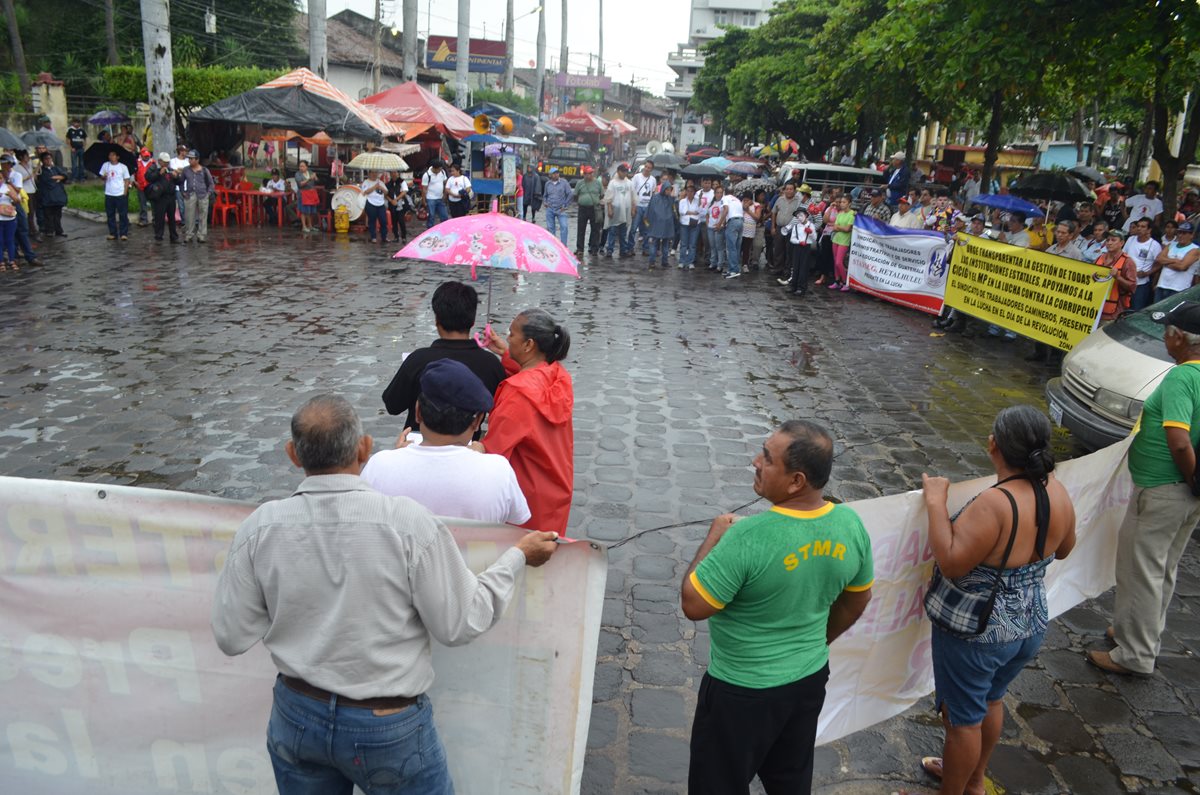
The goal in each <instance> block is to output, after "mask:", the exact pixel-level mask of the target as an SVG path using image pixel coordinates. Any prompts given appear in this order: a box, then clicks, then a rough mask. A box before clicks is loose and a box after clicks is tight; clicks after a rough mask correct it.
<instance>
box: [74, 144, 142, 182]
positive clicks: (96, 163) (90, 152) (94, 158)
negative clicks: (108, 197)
mask: <svg viewBox="0 0 1200 795" xmlns="http://www.w3.org/2000/svg"><path fill="white" fill-rule="evenodd" d="M109 152H116V153H117V154H118V155H120V156H121V162H122V163H124V164H125V168H127V169H129V173H130V174H132V173H133V172H135V171H137V155H135V154H134V153H133V152H130V151H129V150H128V149H126V148H125V147H123V146H118V145H117V144H107V143H104V142H103V141H97V142H96V143H94V144H92V145H91V146H89V147H88V148H87V151H86V152H84V153H83V167H84V168H86V169H87V170H88V171H90V172H92V173H93V174H96V175H97V176H98V175H99V174H100V167H101V166H103V165H104V164H105V163H107V162H108V154H109Z"/></svg>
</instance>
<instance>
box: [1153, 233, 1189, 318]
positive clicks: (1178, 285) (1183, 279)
mask: <svg viewBox="0 0 1200 795" xmlns="http://www.w3.org/2000/svg"><path fill="white" fill-rule="evenodd" d="M1194 231H1195V230H1194V229H1193V228H1192V225H1191V224H1190V223H1188V222H1187V221H1184V222H1182V223H1181V224H1179V229H1178V230H1177V233H1176V235H1175V240H1174V241H1173V242H1172V243H1171V244H1170V245H1169V246H1167V247H1166V248H1164V249H1163V250H1162V252H1160V253H1159V255H1158V260H1157V264H1158V265H1159V266H1160V267H1161V268H1162V272H1160V273H1159V274H1158V285H1157V286H1156V287H1155V288H1154V301H1155V303H1158V302H1159V301H1165V300H1167V299H1168V298H1170V297H1171V296H1172V295H1174V294H1175V293H1177V292H1179V291H1180V290H1186V289H1187V288H1189V287H1191V286H1192V280H1193V279H1194V278H1195V277H1196V274H1197V273H1200V246H1197V245H1196V244H1195V243H1194V242H1193V233H1194Z"/></svg>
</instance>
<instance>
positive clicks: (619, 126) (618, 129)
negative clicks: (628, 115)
mask: <svg viewBox="0 0 1200 795" xmlns="http://www.w3.org/2000/svg"><path fill="white" fill-rule="evenodd" d="M609 124H611V125H612V128H613V132H615V133H616V134H617V135H629V134H630V133H635V132H637V127H634V126H633V125H632V124H630V123H629V122H627V121H625V120H624V119H612V120H611V121H609Z"/></svg>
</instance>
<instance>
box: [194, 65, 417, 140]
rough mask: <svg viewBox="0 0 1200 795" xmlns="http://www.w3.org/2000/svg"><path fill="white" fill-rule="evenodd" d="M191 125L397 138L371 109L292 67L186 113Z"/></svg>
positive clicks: (396, 132) (338, 136) (339, 136)
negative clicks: (260, 127)
mask: <svg viewBox="0 0 1200 795" xmlns="http://www.w3.org/2000/svg"><path fill="white" fill-rule="evenodd" d="M190 118H191V121H192V122H193V124H195V123H201V124H209V123H222V122H223V123H225V124H258V125H261V126H263V127H280V128H284V129H289V130H295V131H296V132H298V133H300V134H301V135H314V134H316V133H318V132H324V133H326V134H327V135H329V136H330V137H332V138H334V139H336V140H347V139H354V140H364V141H379V140H381V139H382V138H384V137H386V136H390V135H401V136H402V135H403V131H402V130H398V129H396V128H395V127H394V126H393V125H392V123H391V122H389V121H387V120H386V119H384V118H383V116H381V115H380V114H379V113H378V112H377V111H375V110H374V109H372V108H368V107H367V106H365V105H363V104H362V103H360V102H356V101H355V100H353V99H351V98H350V97H348V96H347V95H346V94H344V93H342V91H340V90H339V89H337V88H334V87H333V86H332V85H330V84H329V83H327V82H325V81H324V80H322V79H320V78H319V77H317V76H316V75H314V74H313V73H312V72H310V71H309V70H307V69H296V70H295V71H293V72H289V73H288V74H286V75H283V76H282V77H278V78H276V79H274V80H271V81H269V82H267V83H263V84H262V85H261V86H259V87H258V88H252V89H250V90H249V91H247V92H245V93H243V94H238V95H236V96H232V97H228V98H226V99H223V100H221V101H220V102H215V103H213V104H212V105H209V106H208V107H206V108H203V109H201V110H198V111H196V112H195V113H193V114H191V117H190Z"/></svg>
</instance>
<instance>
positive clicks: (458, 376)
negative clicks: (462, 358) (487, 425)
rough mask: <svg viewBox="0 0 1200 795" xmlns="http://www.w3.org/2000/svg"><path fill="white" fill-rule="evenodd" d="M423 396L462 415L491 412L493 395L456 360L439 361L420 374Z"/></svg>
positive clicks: (427, 366) (430, 364) (467, 368)
mask: <svg viewBox="0 0 1200 795" xmlns="http://www.w3.org/2000/svg"><path fill="white" fill-rule="evenodd" d="M420 380H421V395H422V396H424V397H427V398H429V399H430V400H432V401H433V402H434V403H437V404H439V405H442V406H453V407H454V408H458V409H462V410H463V411H473V412H480V411H491V410H492V405H493V401H492V393H491V392H489V391H488V389H487V387H486V386H484V385H483V382H482V381H480V380H479V376H477V375H475V373H473V372H471V369H470V368H469V367H467V366H466V365H465V364H463V363H462V362H459V361H455V360H454V359H438V360H437V361H433V362H430V363H429V364H427V365H425V369H424V370H423V371H422V372H421V379H420Z"/></svg>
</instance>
